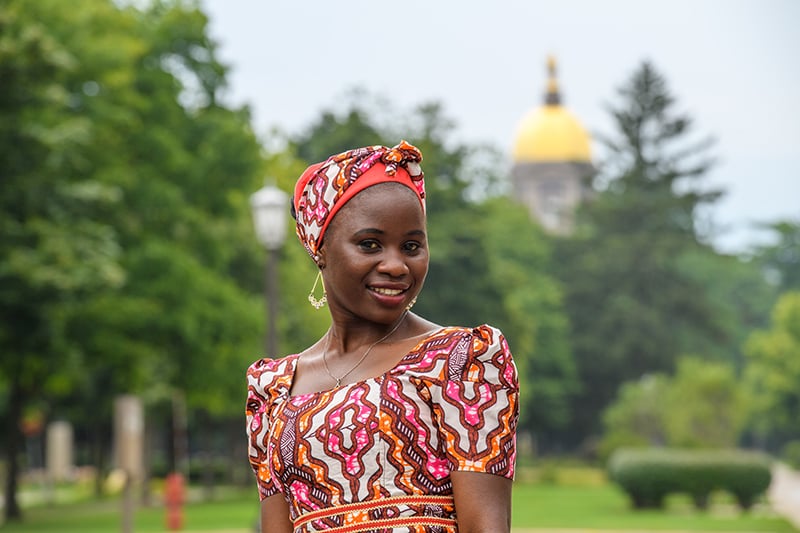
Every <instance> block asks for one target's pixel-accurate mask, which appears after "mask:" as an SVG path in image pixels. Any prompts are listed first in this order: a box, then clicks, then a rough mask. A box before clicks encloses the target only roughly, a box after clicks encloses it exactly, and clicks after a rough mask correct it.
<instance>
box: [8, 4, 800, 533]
mask: <svg viewBox="0 0 800 533" xmlns="http://www.w3.org/2000/svg"><path fill="white" fill-rule="evenodd" d="M798 21H800V4H797V3H796V2H792V1H789V0H768V1H766V2H756V1H751V0H738V1H733V2H723V1H711V0H708V1H704V2H688V1H677V2H669V3H664V2H661V3H642V2H634V1H632V0H631V1H629V0H613V1H607V2H602V3H600V2H588V1H578V0H571V1H566V2H559V3H557V4H556V3H552V2H521V1H511V0H500V1H497V2H493V3H492V4H491V6H489V5H486V4H484V3H478V2H453V1H442V2H422V1H418V0H415V1H410V2H405V3H403V4H402V5H393V4H383V3H377V4H376V3H366V2H358V1H355V0H347V1H344V2H336V3H333V2H330V3H326V2H310V3H290V2H284V3H271V2H270V3H255V2H247V1H243V0H204V1H201V2H192V1H179V0H161V1H146V0H141V1H133V0H130V1H124V0H118V1H112V0H74V1H72V2H63V1H59V0H35V1H24V0H4V1H3V2H0V176H1V179H2V188H0V202H1V208H0V229H1V231H2V240H1V241H0V313H1V314H2V317H1V319H0V423H2V426H0V427H2V430H0V435H1V437H0V451H2V459H0V461H2V462H1V463H0V466H2V468H0V477H1V478H2V481H3V484H2V488H0V490H2V493H3V498H2V504H1V505H2V514H3V516H4V520H5V521H6V523H5V524H4V525H2V526H0V529H7V530H8V531H32V530H33V529H26V527H27V528H30V527H34V526H26V525H25V524H26V523H27V524H37V523H39V524H45V525H41V528H40V529H36V530H38V531H48V530H53V531H67V530H70V531H71V529H69V527H73V526H69V527H68V526H66V525H64V523H59V522H47V520H48V517H50V518H52V517H53V516H54V515H53V513H52V512H51V513H47V512H46V511H47V510H52V509H53V506H54V505H57V506H62V507H61V509H62V513H58V516H62V514H63V513H66V512H67V511H66V509H75V510H76V511H75V512H76V516H77V518H76V520H77V522H76V524H78V525H75V526H74V527H75V528H76V529H74V530H75V531H105V530H116V529H119V527H122V528H123V529H125V528H130V527H133V526H132V524H133V523H134V522H135V521H136V520H138V522H135V523H136V528H137V530H142V531H158V530H162V529H164V528H172V525H175V524H176V523H170V522H169V520H167V522H166V523H165V522H164V520H163V519H162V514H160V513H163V509H162V508H164V507H166V508H167V509H168V508H169V504H170V498H172V499H173V500H179V501H180V505H179V506H178V507H180V506H182V505H187V506H188V505H189V504H192V503H195V502H196V503H197V505H198V507H197V508H196V511H192V512H197V513H201V512H207V513H209V514H208V516H213V517H215V518H214V519H209V518H203V517H205V516H206V515H201V514H195V515H192V514H191V513H190V511H191V508H190V507H186V516H185V520H184V519H183V518H182V519H181V520H180V521H179V522H178V523H183V522H186V521H188V524H189V526H190V528H192V529H195V530H212V529H214V530H218V531H221V530H224V529H226V528H227V530H230V531H239V530H241V531H245V530H250V529H251V526H252V523H253V522H254V521H255V517H256V515H257V494H256V490H255V484H254V479H253V475H252V473H251V472H250V469H249V468H250V467H249V465H248V461H247V446H246V445H247V443H246V440H245V433H244V401H245V394H246V391H245V389H246V383H245V380H244V374H245V370H246V368H247V366H248V365H249V364H250V363H251V362H253V361H254V360H256V359H257V358H259V357H262V356H265V355H266V356H269V357H277V356H281V355H285V354H289V353H294V352H296V351H297V350H300V349H302V348H304V347H305V346H308V345H310V344H311V343H313V342H315V341H316V340H317V339H318V338H319V337H320V336H321V335H322V334H323V333H324V332H325V330H326V328H327V326H328V321H329V319H328V315H327V313H326V312H324V311H320V312H317V311H315V310H314V309H313V308H312V307H311V306H310V305H308V302H307V299H306V298H307V294H308V291H309V290H310V288H311V285H312V284H313V280H314V276H315V274H316V272H315V267H314V265H313V263H312V261H310V260H309V258H308V256H307V255H306V253H305V251H304V250H303V248H302V247H301V246H300V245H299V244H298V243H297V242H296V241H295V238H294V235H293V224H292V220H291V217H290V215H289V208H288V199H287V197H288V195H289V194H291V192H292V190H293V186H294V182H295V180H296V178H297V177H298V176H299V175H300V173H301V172H302V170H303V169H304V168H305V167H306V166H307V165H308V164H310V163H313V162H317V161H320V160H322V159H324V158H325V157H327V156H328V155H330V154H333V153H337V152H340V151H343V150H346V149H349V148H352V147H354V146H362V145H368V144H385V145H390V146H391V145H394V144H396V143H397V142H399V140H400V139H406V140H408V141H409V142H411V143H412V144H415V145H416V146H418V147H419V148H420V149H421V150H422V152H423V154H424V162H423V169H424V171H425V175H426V182H427V183H426V186H427V190H428V198H429V204H428V209H429V212H428V214H429V240H430V242H431V265H430V272H429V275H428V279H427V281H426V287H425V290H424V291H423V293H422V295H421V296H420V299H419V301H418V303H417V305H416V307H415V311H417V312H419V313H420V314H421V315H423V316H425V317H427V318H429V319H431V320H433V321H435V322H438V323H442V324H463V325H477V324H480V323H484V322H488V323H491V324H493V325H496V326H498V327H500V328H501V329H502V330H503V332H504V333H505V334H506V336H507V338H508V341H509V344H510V346H511V348H512V351H513V352H514V355H515V359H516V361H517V364H518V367H519V370H520V377H521V390H522V392H521V394H522V420H521V427H520V439H519V441H520V451H521V457H520V465H521V470H520V472H521V475H520V476H519V479H518V484H519V485H521V488H520V490H517V491H516V492H515V528H517V529H519V530H520V531H523V529H520V528H523V527H526V526H527V527H534V526H537V525H539V526H541V525H550V526H552V527H581V526H585V525H589V526H597V524H598V523H601V522H602V520H601V519H599V518H597V517H596V516H594V515H592V514H591V513H592V512H600V513H601V514H602V512H605V511H602V510H601V511H597V510H596V509H595V511H590V510H585V511H580V512H576V511H575V510H574V509H560V508H559V507H558V506H550V507H551V508H552V509H551V510H552V511H553V512H554V514H553V515H547V514H546V511H545V510H537V509H536V506H535V505H533V507H531V505H532V502H536V501H540V502H547V501H550V500H548V498H553V499H554V501H562V500H563V501H566V500H570V501H577V500H581V498H582V497H583V496H582V495H581V494H578V493H572V492H566V493H561V492H558V491H559V490H566V489H564V487H573V488H574V487H576V486H577V487H579V489H576V490H584V489H585V488H586V487H591V488H592V489H593V490H596V491H600V492H597V493H594V492H593V493H591V494H601V495H602V497H607V498H608V504H607V507H606V508H603V509H608V512H609V513H610V514H612V515H613V514H615V513H617V511H618V510H620V509H622V510H626V509H628V505H627V503H626V500H625V497H624V493H623V492H622V491H621V490H619V489H616V488H615V487H614V485H613V483H612V482H613V481H614V480H613V479H612V480H611V481H609V479H608V476H607V475H606V473H605V472H606V464H607V461H608V460H609V458H612V457H614V454H615V453H618V452H619V451H620V450H623V451H625V450H630V449H631V448H639V449H642V448H644V449H663V450H668V451H670V450H671V451H676V450H677V451H681V452H683V451H687V450H688V451H692V450H709V449H710V450H726V451H737V450H738V451H741V452H742V453H745V452H752V451H757V452H758V453H759V454H761V456H763V457H768V458H769V461H770V464H771V465H780V466H781V468H786V469H787V470H781V475H783V473H787V472H788V473H789V474H791V470H790V467H792V466H794V467H800V175H798V171H797V169H798V168H800V125H798V124H800V122H799V121H798V120H797V119H798V117H800V99H798V98H797V96H796V95H797V94H798V92H799V91H800V62H798V61H796V58H795V56H796V55H797V50H799V49H800V34H798V33H797V32H796V30H795V28H794V27H795V26H796V24H797V22H798ZM257 191H260V192H259V193H258V194H257V195H255V196H254V194H255V193H256V192H257ZM282 193H283V194H282ZM170 473H177V474H179V478H175V477H171V478H170V477H168V474H170ZM612 478H613V476H612ZM175 479H179V481H175ZM775 479H776V475H775V470H773V476H772V481H773V482H774V481H775ZM781 479H783V478H781ZM170 480H172V481H170ZM173 482H174V483H173ZM798 483H799V484H800V482H798ZM554 491H555V492H554ZM679 492H680V491H679ZM171 495H172V496H171ZM176 495H177V496H176ZM173 496H174V498H173ZM593 497H594V496H587V498H589V499H591V498H593ZM731 498H732V497H731V496H730V495H728V496H725V495H720V496H719V497H718V498H717V497H716V496H715V497H714V498H712V504H713V505H712V506H711V509H712V510H714V509H717V510H721V511H719V513H717V514H714V513H713V512H712V513H710V514H709V513H708V512H704V513H699V512H697V513H696V512H695V511H690V509H693V508H694V507H692V504H697V503H698V501H697V498H695V500H694V502H691V501H689V500H687V501H683V500H680V499H678V500H675V501H673V500H669V501H667V502H666V503H663V502H661V503H663V505H660V506H657V507H659V509H660V511H659V512H660V513H661V514H659V515H658V516H659V517H661V518H662V519H664V520H666V522H664V523H662V524H660V525H659V526H658V527H655V529H683V530H695V529H697V530H703V529H714V528H716V529H719V520H723V524H724V526H725V527H726V528H727V529H728V530H731V531H733V530H740V531H745V530H762V531H766V530H769V531H792V526H791V525H789V523H788V522H787V521H785V520H784V519H783V518H780V517H779V514H780V513H779V512H778V511H780V510H781V509H782V508H783V507H782V504H781V503H780V502H778V503H776V500H774V499H772V498H771V497H770V495H769V494H768V493H767V492H765V491H761V492H759V495H758V498H759V499H758V500H757V502H756V506H755V509H756V511H757V512H755V513H754V512H750V513H749V514H748V513H745V512H743V511H740V510H737V511H733V510H732V509H734V507H735V506H734V505H733V503H732V502H733V500H732V499H731ZM581 501H582V500H581ZM592 501H594V500H592ZM215 502H216V503H217V504H219V505H223V504H224V503H225V502H235V504H234V507H233V508H230V507H224V509H226V511H222V510H221V509H222V508H215V507H210V506H212V505H214V504H215ZM521 502H524V503H521ZM739 503H741V501H740V502H739ZM236 505H238V507H236ZM81 506H83V507H81ZM715 506H716V507H715ZM521 507H525V509H521V510H520V511H518V509H520V508H521ZM545 507H547V505H545ZM699 507H703V506H699ZM708 507H709V506H708V505H706V506H705V509H706V511H707V510H708ZM745 507H747V508H751V507H752V506H751V505H748V506H745ZM135 508H138V509H139V511H134V509H135ZM796 508H797V509H800V503H797V507H796ZM153 509H155V510H153ZM531 509H533V510H531ZM228 511H230V512H228ZM540 511H541V513H545V514H536V513H538V512H540ZM148 513H151V514H148ZM526 513H533V514H526ZM617 514H618V513H617ZM134 515H135V516H136V518H134ZM120 516H121V518H120ZM675 516H679V517H681V520H683V519H684V518H686V517H687V516H689V517H690V518H691V519H692V520H695V521H694V522H689V523H686V522H680V521H678V522H670V520H672V519H673V518H674V517H675ZM88 517H107V518H98V520H99V522H98V523H97V524H94V525H92V524H93V522H92V521H91V520H88ZM142 517H144V518H142ZM581 519H584V520H585V521H586V523H581V522H580V520H581ZM37 520H39V521H40V522H37ZM87 520H88V521H87ZM142 520H144V521H142ZM570 520H578V522H577V523H576V522H574V521H573V522H570ZM621 520H622V522H621V523H617V522H613V521H612V522H611V523H610V526H609V529H633V530H637V529H638V530H641V529H640V528H642V527H643V526H641V524H640V523H639V522H637V521H636V519H634V518H631V519H630V520H632V521H630V522H626V520H628V518H622V519H621ZM749 520H764V521H765V522H763V523H760V522H749ZM120 523H121V524H122V525H121V526H120V525H119V524H120ZM46 524H50V525H49V526H48V525H46ZM48 527H49V528H52V529H48ZM15 528H18V529H15ZM92 528H95V529H92ZM108 528H111V529H108ZM517 529H515V531H516V530H517Z"/></svg>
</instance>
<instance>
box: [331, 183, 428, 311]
mask: <svg viewBox="0 0 800 533" xmlns="http://www.w3.org/2000/svg"><path fill="white" fill-rule="evenodd" d="M320 259H321V264H322V265H323V269H322V276H323V279H324V282H325V289H326V291H327V293H328V303H329V305H330V308H331V312H332V313H339V312H341V313H344V314H349V315H352V316H355V317H359V318H362V319H365V320H368V321H371V322H378V323H382V324H388V323H391V322H393V321H394V320H396V319H397V317H398V316H399V315H400V313H401V312H402V311H403V310H404V309H405V308H406V306H407V305H408V304H409V303H411V300H412V299H413V298H414V297H415V296H416V295H417V294H418V293H419V291H420V290H421V289H422V284H423V283H424V281H425V276H426V275H427V274H428V241H427V234H426V228H425V215H424V213H423V212H422V206H421V205H420V202H419V200H418V199H417V197H416V195H415V194H414V193H413V192H412V191H411V190H410V189H408V188H407V187H405V186H403V185H399V184H394V183H382V184H378V185H373V186H372V187H369V188H367V189H365V190H363V191H361V192H360V193H358V194H357V195H356V196H355V197H353V198H352V199H351V200H350V201H349V202H347V204H345V205H344V206H343V207H342V209H341V210H339V212H338V213H337V214H336V215H335V217H334V219H333V220H332V221H331V224H330V226H329V227H328V230H327V231H326V233H325V238H324V240H323V243H322V247H321V248H320Z"/></svg>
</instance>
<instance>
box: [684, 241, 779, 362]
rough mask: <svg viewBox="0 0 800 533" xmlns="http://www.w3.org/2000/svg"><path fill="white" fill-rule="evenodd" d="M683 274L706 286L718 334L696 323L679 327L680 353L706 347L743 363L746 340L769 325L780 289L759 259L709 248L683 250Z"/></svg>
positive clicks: (717, 356)
mask: <svg viewBox="0 0 800 533" xmlns="http://www.w3.org/2000/svg"><path fill="white" fill-rule="evenodd" d="M677 266H678V268H679V269H680V271H681V273H682V275H684V276H686V277H687V278H689V279H690V280H692V281H693V282H694V283H695V284H696V286H698V287H702V288H703V291H704V292H705V295H706V297H707V299H708V305H709V306H710V308H711V309H712V313H711V319H712V320H713V323H714V330H715V331H716V332H717V334H714V335H709V332H708V331H705V330H698V329H695V328H691V329H689V328H682V329H681V330H680V331H678V332H677V335H676V337H677V341H678V352H679V353H702V354H703V355H704V357H706V358H708V359H711V360H714V361H719V362H727V363H729V364H730V365H731V366H732V367H733V368H734V369H735V370H736V372H737V373H740V372H741V371H742V369H743V368H744V364H745V357H744V344H745V341H746V340H747V337H748V336H749V335H750V334H751V333H752V332H753V331H755V330H757V329H761V328H764V327H766V326H767V324H768V323H769V315H770V310H771V308H772V306H773V305H774V304H775V300H776V298H777V293H776V290H775V287H774V286H773V285H771V284H770V283H769V282H768V281H767V278H766V276H764V273H763V270H762V267H761V265H760V264H759V262H758V261H757V260H754V259H745V258H740V257H736V256H732V255H723V254H718V253H715V252H714V251H713V250H710V249H708V248H698V249H695V250H689V251H687V252H684V253H683V254H682V255H681V256H680V257H678V259H677Z"/></svg>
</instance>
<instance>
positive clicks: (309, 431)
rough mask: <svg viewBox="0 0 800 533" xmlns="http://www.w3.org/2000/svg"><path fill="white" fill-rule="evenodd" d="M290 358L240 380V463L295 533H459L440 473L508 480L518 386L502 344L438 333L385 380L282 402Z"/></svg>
mask: <svg viewBox="0 0 800 533" xmlns="http://www.w3.org/2000/svg"><path fill="white" fill-rule="evenodd" d="M298 358H299V356H298V355H289V356H287V357H284V358H283V359H279V360H272V359H261V360H259V361H256V362H255V363H253V364H252V365H251V366H250V368H249V369H248V372H247V380H248V400H247V433H248V436H249V439H250V443H249V449H250V463H251V465H252V467H253V470H254V471H255V472H256V475H257V478H258V487H259V493H260V497H261V499H262V500H263V499H265V498H267V497H269V496H272V495H274V494H277V493H279V492H280V493H282V494H283V497H284V498H286V500H287V501H288V502H289V508H290V515H291V519H292V521H293V523H294V531H295V532H296V533H307V532H313V531H327V532H337V533H341V532H348V533H349V532H368V531H369V532H372V531H380V532H387V531H391V532H414V533H420V532H427V533H431V532H441V533H452V532H456V531H458V528H457V525H456V516H455V509H454V505H453V489H452V485H451V482H450V472H451V471H456V470H458V471H471V472H485V473H489V474H495V475H499V476H504V477H507V478H513V476H514V460H515V455H516V447H515V433H516V424H517V418H518V401H517V400H518V393H519V388H518V382H517V372H516V367H515V366H514V361H513V359H512V357H511V353H510V351H509V349H508V345H507V343H506V341H505V338H504V337H503V335H502V333H501V332H500V331H499V330H497V329H496V328H493V327H491V326H487V325H484V326H480V327H478V328H474V329H469V328H462V327H447V328H442V329H440V330H438V331H437V332H436V333H434V334H432V335H430V336H429V337H428V338H426V339H425V340H423V341H422V342H420V343H419V344H418V345H417V346H416V347H415V348H414V349H413V350H411V351H410V352H409V353H408V354H407V355H406V356H405V357H403V359H402V360H401V361H400V362H399V363H398V364H397V365H396V366H395V367H394V368H393V369H392V370H390V371H388V372H386V373H385V374H383V375H381V376H379V377H377V378H372V379H367V380H364V381H359V382H356V383H351V384H347V385H342V386H340V387H337V388H335V389H333V390H328V391H322V392H316V393H310V394H300V395H294V396H292V395H291V394H290V392H291V388H292V379H293V376H294V372H295V369H296V368H297V360H298Z"/></svg>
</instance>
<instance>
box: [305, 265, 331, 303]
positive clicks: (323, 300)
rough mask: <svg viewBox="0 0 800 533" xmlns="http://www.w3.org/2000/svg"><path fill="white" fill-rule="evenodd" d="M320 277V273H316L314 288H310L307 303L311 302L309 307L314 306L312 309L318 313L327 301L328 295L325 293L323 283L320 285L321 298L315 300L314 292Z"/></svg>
mask: <svg viewBox="0 0 800 533" xmlns="http://www.w3.org/2000/svg"><path fill="white" fill-rule="evenodd" d="M321 277H322V272H317V277H316V279H314V286H313V287H311V292H310V293H308V301H309V302H311V305H313V306H314V309H316V310H317V311H319V310H320V309H322V307H323V306H324V305H325V304H326V303H327V301H328V293H327V292H325V283H324V282H323V283H322V298H320V299H319V300H317V299H316V297H315V296H314V291H316V290H317V283H319V280H320V278H321Z"/></svg>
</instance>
